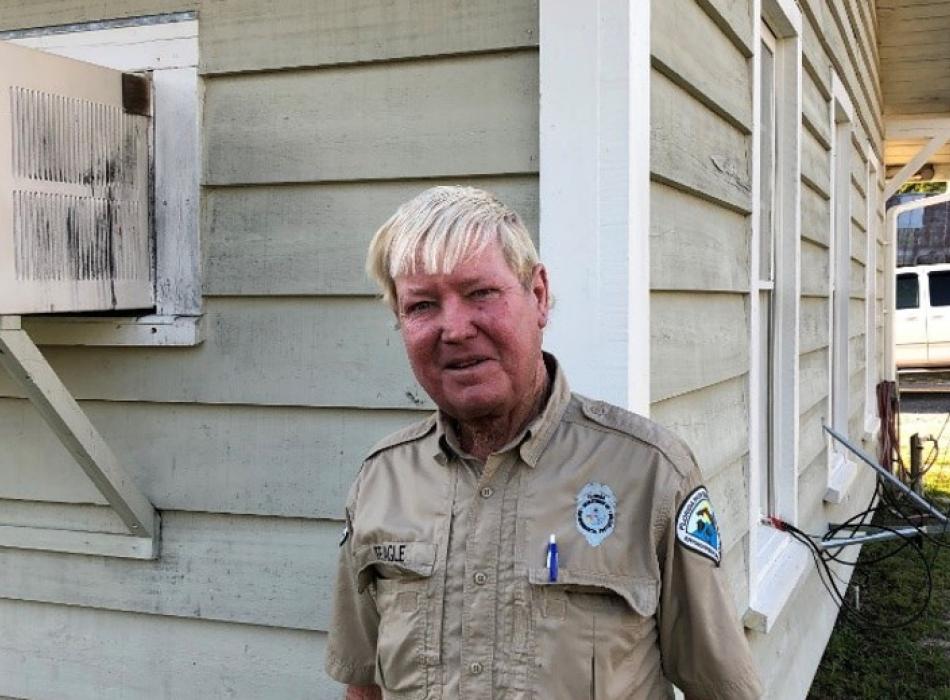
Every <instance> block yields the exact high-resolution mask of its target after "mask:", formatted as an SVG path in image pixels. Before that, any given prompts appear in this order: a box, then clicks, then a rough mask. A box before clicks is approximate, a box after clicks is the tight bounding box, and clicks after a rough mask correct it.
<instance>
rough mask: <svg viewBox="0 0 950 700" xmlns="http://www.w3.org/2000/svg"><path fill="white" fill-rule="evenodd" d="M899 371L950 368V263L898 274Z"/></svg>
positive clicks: (901, 270)
mask: <svg viewBox="0 0 950 700" xmlns="http://www.w3.org/2000/svg"><path fill="white" fill-rule="evenodd" d="M895 306H896V309H895V318H894V345H895V348H894V359H895V362H896V364H897V366H898V367H900V368H904V367H950V263H943V264H940V265H917V266H914V267H901V268H898V270H897V294H896V304H895Z"/></svg>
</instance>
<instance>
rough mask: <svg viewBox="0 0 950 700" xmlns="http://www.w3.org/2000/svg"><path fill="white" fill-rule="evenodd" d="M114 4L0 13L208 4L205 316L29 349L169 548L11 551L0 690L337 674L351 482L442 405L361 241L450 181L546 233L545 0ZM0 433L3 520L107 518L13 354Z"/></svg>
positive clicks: (169, 691) (275, 688)
mask: <svg viewBox="0 0 950 700" xmlns="http://www.w3.org/2000/svg"><path fill="white" fill-rule="evenodd" d="M113 5H115V3H111V4H110V3H104V2H72V1H70V2H57V3H54V2H48V1H46V0H41V1H40V2H37V3H30V4H23V3H19V4H16V3H10V2H4V0H0V30H2V29H10V28H16V27H29V26H44V25H52V24H61V23H64V22H78V21H88V20H102V19H110V18H113V17H119V16H126V15H149V14H157V13H162V12H167V11H169V10H171V9H175V10H178V9H198V10H199V21H200V25H199V26H200V29H199V40H200V48H201V52H200V53H201V66H200V72H201V73H202V76H203V81H202V82H203V85H202V88H203V114H202V132H201V140H202V155H203V163H202V186H203V191H202V202H201V210H202V211H201V239H202V247H203V250H202V271H203V280H202V283H203V290H204V297H203V301H202V304H203V311H204V316H205V318H204V322H205V326H204V327H205V340H204V342H203V343H202V344H201V345H199V346H196V347H192V348H128V347H127V348H78V347H48V348H46V347H44V348H43V350H44V352H45V353H46V355H47V357H48V358H49V360H50V362H51V364H52V365H53V367H54V368H55V371H56V372H57V373H58V374H59V375H60V376H61V377H62V379H63V381H64V382H65V383H66V385H67V387H68V388H69V390H70V391H71V392H73V394H74V395H75V396H76V397H77V398H78V399H79V400H80V401H81V403H82V406H83V408H84V409H85V410H87V411H88V413H89V415H90V418H91V420H92V421H93V422H94V423H95V424H96V426H97V427H98V428H99V430H100V431H101V432H102V434H103V435H104V437H105V439H106V440H107V441H108V442H109V444H110V445H111V446H112V448H113V449H114V451H115V452H116V454H117V456H118V458H119V460H120V462H121V463H122V464H123V465H124V466H125V467H126V468H127V470H128V472H129V473H130V475H131V477H132V478H133V479H134V481H135V482H136V485H137V486H139V487H140V488H141V489H142V491H143V492H144V493H145V494H146V495H147V496H148V498H149V499H151V500H152V502H153V503H154V504H155V505H156V506H157V507H158V508H159V509H160V510H161V511H162V515H163V520H162V525H163V529H162V542H161V547H162V553H161V557H160V558H159V559H157V560H155V561H129V560H121V559H108V558H102V557H93V556H85V555H60V554H54V553H50V552H43V551H23V550H13V549H3V548H0V619H2V620H3V625H2V626H3V629H4V631H5V634H4V635H3V639H2V640H0V697H3V696H9V697H16V698H34V697H35V698H40V697H70V698H96V699H97V700H99V699H101V698H116V699H121V700H127V699H130V698H154V697H169V698H223V697H245V698H265V697H279V698H308V699H309V698H317V699H319V700H324V699H327V700H328V699H330V698H335V697H338V696H339V695H340V692H341V688H340V687H339V685H337V684H336V683H334V682H332V681H330V680H329V679H328V678H327V677H326V675H325V674H324V671H323V650H324V645H325V640H326V634H325V632H326V629H327V627H328V625H329V614H330V604H331V600H332V593H331V590H332V578H333V576H334V572H335V568H336V558H337V554H338V551H339V550H338V547H337V542H338V539H339V533H340V528H341V525H342V523H341V520H340V519H341V515H342V507H343V502H344V499H345V496H346V493H347V491H348V489H349V487H350V484H351V483H352V480H353V478H354V476H355V474H356V472H357V470H358V469H359V466H360V463H361V460H362V458H363V455H365V453H366V452H367V451H368V449H369V448H370V447H371V446H372V445H373V444H374V443H375V442H376V441H378V440H379V439H380V438H382V437H383V436H384V435H386V434H388V433H390V432H393V431H394V430H396V429H398V428H400V427H402V426H404V425H406V424H408V423H409V422H411V421H414V420H417V419H419V418H420V417H421V416H423V415H425V412H427V411H428V410H430V409H431V407H432V404H431V402H430V401H429V400H428V398H427V397H426V396H425V394H424V392H423V391H422V389H421V388H420V387H419V385H418V384H417V383H416V382H415V380H414V378H413V376H412V374H411V372H410V370H409V367H408V363H407V361H406V358H405V354H404V351H403V349H402V343H401V340H400V338H399V334H398V332H397V331H396V330H394V327H393V326H394V324H393V318H392V315H391V313H390V312H389V310H388V309H386V308H385V307H384V306H383V305H382V304H381V303H380V302H379V301H378V300H377V299H375V298H374V296H375V295H376V293H377V290H375V289H374V288H373V286H372V285H371V284H370V283H369V282H368V280H367V279H366V277H365V274H364V272H363V264H364V257H365V250H366V246H367V243H368V242H369V239H370V237H371V236H372V234H373V233H374V231H375V230H376V229H377V228H378V227H379V225H380V224H381V223H382V222H383V221H384V220H385V219H386V218H387V217H388V216H389V215H390V214H391V213H392V212H393V211H394V210H395V208H396V207H397V205H398V204H400V203H401V202H403V201H405V200H406V199H408V198H409V197H411V196H413V195H414V194H416V193H417V192H419V191H420V190H422V189H424V188H426V187H429V186H432V185H436V184H447V183H456V182H461V183H466V184H472V185H475V186H478V187H484V188H486V189H489V190H492V191H494V192H495V193H497V194H498V195H499V196H500V197H501V198H502V199H503V200H505V201H507V202H508V203H510V204H511V205H512V206H513V207H514V208H515V209H517V210H518V211H519V212H520V213H521V214H522V216H523V217H524V219H525V221H526V223H527V225H528V227H529V229H530V230H531V232H532V235H534V236H535V238H537V222H538V210H539V203H538V124H539V117H538V102H539V86H538V2H537V0H515V1H514V2H510V1H505V2H502V1H500V0H489V2H479V3H469V4H465V3H440V2H433V1H432V0H400V1H399V2H395V3H366V2H353V3H328V2H306V1H304V0H275V2H269V3H266V4H261V3H257V2H252V1H251V0H235V1H233V2H209V1H207V0H203V1H202V2H200V3H198V2H188V1H186V2H184V3H182V2H179V3H177V4H175V3H174V2H168V1H167V0H152V1H151V2H134V1H133V2H128V3H123V4H121V8H120V9H115V8H114V7H113ZM723 228H725V226H723ZM729 245H730V243H729V240H728V237H726V238H723V241H722V246H723V249H724V250H725V249H726V248H727V247H728V246H729ZM710 274H711V271H710ZM554 284H555V287H556V281H555V282H554ZM0 443H3V444H4V445H7V446H8V448H7V449H6V450H5V451H4V452H3V454H0V524H9V525H28V526H29V525H32V526H41V527H48V526H59V527H62V528H67V529H74V530H83V529H91V530H96V531H104V532H109V531H115V530H117V529H118V525H117V523H116V521H115V517H114V515H113V514H112V513H111V511H109V510H108V509H107V508H105V507H103V505H102V504H103V499H102V498H101V496H99V495H98V493H97V492H96V491H95V490H94V489H93V488H92V487H91V486H90V484H89V483H88V482H87V480H86V477H85V476H84V475H83V474H82V472H81V470H80V469H79V468H78V466H76V465H75V464H74V463H72V461H71V459H70V458H69V457H68V455H67V454H66V452H65V451H64V449H63V448H62V447H61V446H60V445H59V443H58V442H57V441H55V440H53V439H52V438H51V435H50V433H49V429H48V428H47V427H46V426H45V424H43V423H42V422H41V421H40V420H39V419H38V418H37V416H36V415H35V414H34V413H33V410H32V408H31V406H30V405H29V404H28V402H27V401H26V400H25V399H23V398H22V396H21V393H20V392H19V390H18V389H17V388H16V387H15V386H14V385H13V383H12V382H11V381H10V380H9V378H7V377H6V376H0Z"/></svg>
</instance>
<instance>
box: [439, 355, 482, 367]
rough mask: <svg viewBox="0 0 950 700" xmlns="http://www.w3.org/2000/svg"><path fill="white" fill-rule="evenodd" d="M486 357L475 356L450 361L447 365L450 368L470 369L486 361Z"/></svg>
mask: <svg viewBox="0 0 950 700" xmlns="http://www.w3.org/2000/svg"><path fill="white" fill-rule="evenodd" d="M485 361H486V358H484V357H473V358H471V359H467V360H457V361H455V362H449V363H448V364H447V365H446V367H447V368H448V369H470V368H471V367H475V366H477V365H480V364H481V363H483V362H485Z"/></svg>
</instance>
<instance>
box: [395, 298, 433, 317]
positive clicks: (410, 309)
mask: <svg viewBox="0 0 950 700" xmlns="http://www.w3.org/2000/svg"><path fill="white" fill-rule="evenodd" d="M433 306H435V305H434V304H433V303H432V302H431V301H417V302H415V303H413V304H409V305H408V306H407V307H406V308H405V311H404V312H403V313H405V314H409V315H412V314H419V313H422V312H424V311H428V310H429V309H431V308H432V307H433Z"/></svg>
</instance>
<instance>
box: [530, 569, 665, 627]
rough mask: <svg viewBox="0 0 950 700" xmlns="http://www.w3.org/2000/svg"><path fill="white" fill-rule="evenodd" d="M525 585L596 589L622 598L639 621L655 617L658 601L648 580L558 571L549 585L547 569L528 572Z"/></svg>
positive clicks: (655, 589)
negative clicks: (640, 617) (636, 614)
mask: <svg viewBox="0 0 950 700" xmlns="http://www.w3.org/2000/svg"><path fill="white" fill-rule="evenodd" d="M528 581H529V582H531V583H533V584H534V585H537V586H561V587H563V588H567V589H568V590H570V588H571V587H573V586H578V587H582V588H583V589H585V590H586V592H590V589H598V588H599V589H602V590H607V591H611V592H613V593H616V594H617V595H619V596H620V597H621V598H623V599H624V601H626V603H627V605H629V606H630V608H631V609H633V610H634V611H635V612H637V613H639V614H640V615H642V616H643V617H652V616H653V615H654V614H655V613H656V606H657V602H658V601H659V592H660V583H659V581H656V580H654V579H652V578H633V577H631V576H614V575H611V574H597V573H592V572H587V571H571V570H570V569H560V570H559V571H558V575H557V581H549V580H548V570H547V567H539V568H534V569H528Z"/></svg>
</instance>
